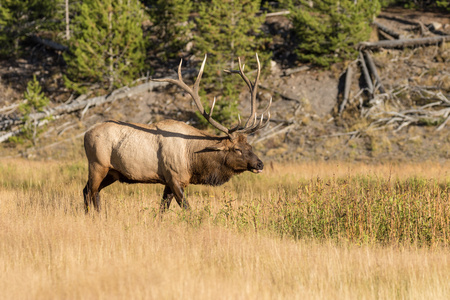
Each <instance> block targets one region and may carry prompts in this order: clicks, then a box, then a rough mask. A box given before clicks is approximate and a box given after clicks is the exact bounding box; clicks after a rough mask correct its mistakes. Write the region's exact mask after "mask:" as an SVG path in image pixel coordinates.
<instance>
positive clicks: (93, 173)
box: [83, 164, 108, 213]
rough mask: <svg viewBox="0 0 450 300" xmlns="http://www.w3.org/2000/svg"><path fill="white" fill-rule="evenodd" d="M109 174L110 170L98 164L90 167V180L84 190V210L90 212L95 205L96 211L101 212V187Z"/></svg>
mask: <svg viewBox="0 0 450 300" xmlns="http://www.w3.org/2000/svg"><path fill="white" fill-rule="evenodd" d="M107 174H108V169H107V168H105V167H102V166H100V165H98V164H90V165H89V179H88V182H87V184H86V186H85V188H84V190H83V195H84V205H85V206H84V208H85V211H86V213H87V212H89V209H90V205H91V204H92V203H93V204H94V208H95V210H96V211H98V212H99V211H100V196H99V194H98V193H99V191H100V189H101V188H100V186H101V184H102V182H103V180H104V179H105V177H106V176H107Z"/></svg>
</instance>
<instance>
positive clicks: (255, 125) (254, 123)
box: [152, 54, 272, 138]
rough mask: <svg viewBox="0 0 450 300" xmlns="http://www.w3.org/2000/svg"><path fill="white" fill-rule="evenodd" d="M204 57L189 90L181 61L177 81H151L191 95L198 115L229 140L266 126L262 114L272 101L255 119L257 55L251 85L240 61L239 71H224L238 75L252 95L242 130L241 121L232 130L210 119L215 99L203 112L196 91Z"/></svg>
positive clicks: (164, 79) (204, 61)
mask: <svg viewBox="0 0 450 300" xmlns="http://www.w3.org/2000/svg"><path fill="white" fill-rule="evenodd" d="M206 57H207V55H206V54H205V58H204V59H203V63H202V66H201V67H200V71H199V72H198V75H197V79H196V80H195V83H194V86H193V87H192V88H191V87H189V86H188V85H187V84H186V83H184V81H183V78H182V76H181V64H182V63H183V60H181V61H180V65H179V66H178V79H172V78H163V79H152V80H153V81H158V82H169V83H173V84H175V85H177V86H179V87H180V88H182V89H183V90H185V91H186V92H187V93H188V94H189V95H191V97H192V99H193V100H194V102H195V104H196V105H197V108H198V110H199V111H200V113H201V114H202V116H203V117H204V118H205V119H206V120H207V121H208V122H209V123H210V124H211V125H212V126H214V127H215V128H217V129H218V130H220V131H222V132H224V133H226V134H227V135H228V136H229V137H230V138H231V137H232V134H233V133H234V132H240V133H247V134H248V133H252V132H255V131H256V130H258V129H260V128H262V127H264V126H266V125H267V123H268V122H269V119H270V113H268V118H267V120H266V121H265V122H263V119H264V114H265V113H267V112H268V110H269V108H270V105H271V104H272V99H270V103H269V105H268V106H267V108H266V109H265V110H264V112H263V113H262V114H261V119H260V120H259V121H258V120H257V117H256V90H257V85H258V81H259V74H260V72H261V66H260V63H259V59H258V55H256V60H257V61H258V73H257V76H256V80H255V83H254V84H252V83H251V82H250V80H249V79H248V78H247V76H245V74H244V71H243V67H242V66H241V60H240V59H239V71H234V70H233V71H228V70H225V71H226V72H228V73H239V74H240V75H241V77H242V79H244V81H245V83H247V86H248V87H249V89H250V92H251V95H252V102H251V110H252V114H251V115H250V117H249V118H248V120H247V122H246V123H245V126H244V128H242V129H239V127H240V126H241V119H240V118H239V123H238V124H237V125H236V126H235V127H233V128H227V127H225V126H223V125H222V124H220V123H219V122H217V121H216V120H214V119H213V118H212V112H213V110H214V105H215V104H216V98H214V100H213V102H212V104H211V110H210V111H209V113H207V112H206V111H205V109H204V108H203V105H202V102H201V101H200V96H199V95H198V90H199V85H200V80H201V79H202V75H203V70H204V68H205V63H206Z"/></svg>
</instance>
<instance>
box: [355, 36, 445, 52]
mask: <svg viewBox="0 0 450 300" xmlns="http://www.w3.org/2000/svg"><path fill="white" fill-rule="evenodd" d="M444 42H450V35H445V36H433V37H425V38H417V39H402V40H389V41H378V42H361V43H359V44H358V45H357V46H356V48H357V49H358V50H360V51H361V50H367V49H379V48H387V49H395V48H406V47H416V46H430V45H437V44H441V43H444Z"/></svg>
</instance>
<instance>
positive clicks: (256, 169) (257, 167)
mask: <svg viewBox="0 0 450 300" xmlns="http://www.w3.org/2000/svg"><path fill="white" fill-rule="evenodd" d="M263 169H264V163H263V162H262V161H261V160H260V159H258V160H257V161H256V164H249V166H248V170H249V171H250V172H253V173H261V172H262V171H263Z"/></svg>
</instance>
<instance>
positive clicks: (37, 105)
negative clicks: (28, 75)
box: [10, 76, 52, 145]
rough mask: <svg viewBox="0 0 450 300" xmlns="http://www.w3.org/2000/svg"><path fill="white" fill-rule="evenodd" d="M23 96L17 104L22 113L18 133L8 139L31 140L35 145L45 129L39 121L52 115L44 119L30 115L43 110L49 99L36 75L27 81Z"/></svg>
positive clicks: (13, 140)
mask: <svg viewBox="0 0 450 300" xmlns="http://www.w3.org/2000/svg"><path fill="white" fill-rule="evenodd" d="M23 97H24V99H25V101H24V102H23V103H22V104H21V105H20V106H19V111H20V112H21V113H22V114H23V116H22V121H23V124H22V125H21V127H20V135H19V136H16V137H11V138H10V141H12V142H14V143H22V142H24V141H25V140H28V141H31V142H32V144H33V145H36V141H37V138H38V137H39V135H40V134H41V133H42V132H44V130H45V128H44V127H42V126H40V125H41V124H40V123H42V121H45V120H47V121H49V120H51V119H52V117H51V116H49V117H47V118H45V119H44V120H37V119H34V118H33V117H32V116H33V115H34V114H35V113H38V112H42V111H44V109H45V108H46V107H47V106H48V104H49V103H50V99H48V98H47V97H46V96H45V95H44V93H43V92H42V87H41V86H40V84H39V82H38V81H37V79H36V76H33V80H30V81H29V82H28V85H27V90H26V91H25V93H24V95H23Z"/></svg>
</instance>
